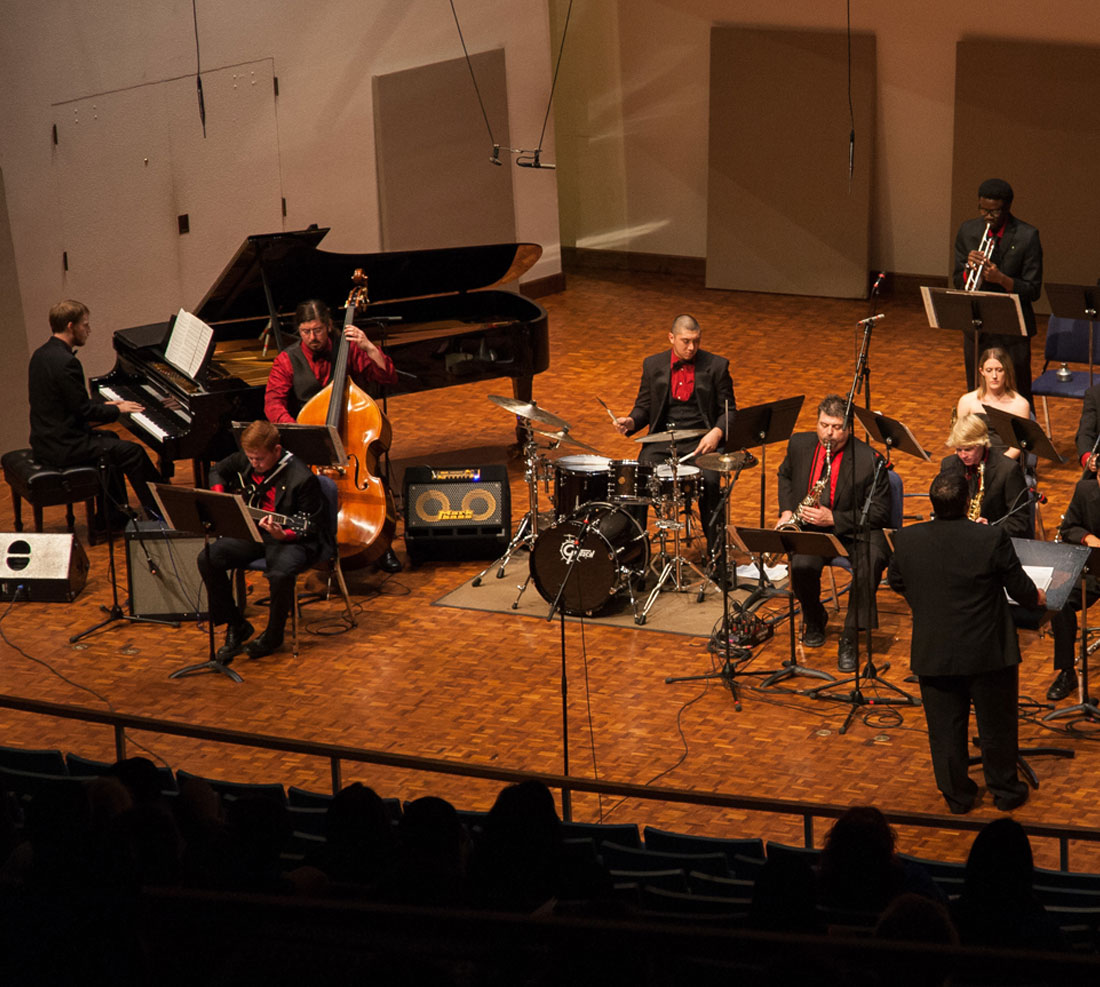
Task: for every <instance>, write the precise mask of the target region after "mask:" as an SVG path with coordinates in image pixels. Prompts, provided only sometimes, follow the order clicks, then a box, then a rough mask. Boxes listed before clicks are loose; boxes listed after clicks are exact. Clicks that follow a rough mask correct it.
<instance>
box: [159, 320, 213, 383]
mask: <svg viewBox="0 0 1100 987" xmlns="http://www.w3.org/2000/svg"><path fill="white" fill-rule="evenodd" d="M213 338H214V330H213V329H211V328H210V326H208V325H207V324H206V323H205V322H203V321H202V319H200V318H199V317H198V316H196V315H192V314H191V313H190V312H188V311H185V310H184V309H182V308H181V309H180V310H179V313H178V314H177V315H176V324H175V325H174V326H172V335H171V336H169V337H168V346H167V348H166V349H165V351H164V358H165V359H166V360H167V361H168V362H169V363H170V364H172V366H173V367H175V368H176V369H177V370H180V371H182V372H183V373H185V374H187V376H188V377H190V378H191V379H192V380H194V379H195V377H197V376H198V372H199V370H200V369H201V368H202V362H203V360H204V359H205V358H206V351H207V349H209V347H210V340H211V339H213Z"/></svg>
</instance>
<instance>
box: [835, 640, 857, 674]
mask: <svg viewBox="0 0 1100 987" xmlns="http://www.w3.org/2000/svg"><path fill="white" fill-rule="evenodd" d="M836 667H837V668H839V669H840V670H841V671H842V672H854V671H855V670H856V669H857V668H858V667H859V659H858V658H856V639H855V635H854V634H849V633H848V632H847V631H845V632H844V633H843V634H842V635H841V636H840V646H839V647H838V648H837V652H836Z"/></svg>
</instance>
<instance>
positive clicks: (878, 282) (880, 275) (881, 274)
mask: <svg viewBox="0 0 1100 987" xmlns="http://www.w3.org/2000/svg"><path fill="white" fill-rule="evenodd" d="M885 278H886V272H885V271H879V272H878V277H877V278H875V284H874V287H872V288H871V294H872V295H877V294H878V290H879V288H881V287H882V282H883V281H884V280H885Z"/></svg>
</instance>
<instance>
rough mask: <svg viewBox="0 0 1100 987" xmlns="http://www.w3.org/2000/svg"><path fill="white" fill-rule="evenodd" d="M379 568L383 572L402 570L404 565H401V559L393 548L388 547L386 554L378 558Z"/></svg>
mask: <svg viewBox="0 0 1100 987" xmlns="http://www.w3.org/2000/svg"><path fill="white" fill-rule="evenodd" d="M377 564H378V568H379V569H381V570H382V571H383V572H400V571H401V570H402V569H403V568H404V566H402V565H401V560H400V559H399V558H398V557H397V555H396V554H394V551H393V549H392V548H387V549H386V554H385V555H383V556H382V558H380V559H379V560H378V563H377Z"/></svg>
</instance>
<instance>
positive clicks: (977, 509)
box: [966, 462, 985, 521]
mask: <svg viewBox="0 0 1100 987" xmlns="http://www.w3.org/2000/svg"><path fill="white" fill-rule="evenodd" d="M984 494H985V463H984V462H982V463H978V492H977V493H976V494H974V496H973V497H971V498H970V506H969V507H968V508H967V510H966V516H967V517H968V518H970V520H971V521H977V520H978V518H980V517H981V516H982V497H983V496H984Z"/></svg>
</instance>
